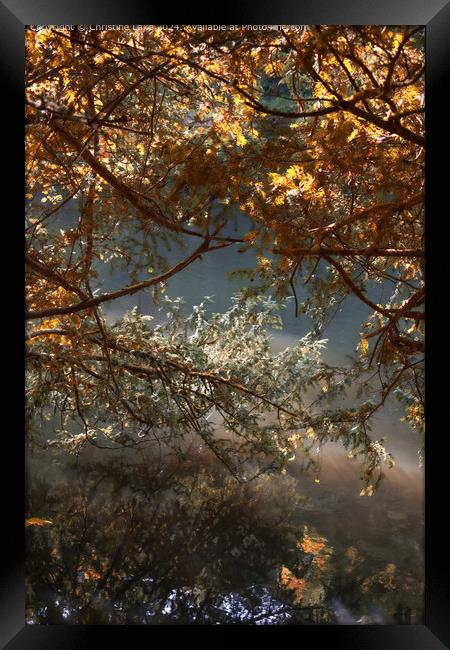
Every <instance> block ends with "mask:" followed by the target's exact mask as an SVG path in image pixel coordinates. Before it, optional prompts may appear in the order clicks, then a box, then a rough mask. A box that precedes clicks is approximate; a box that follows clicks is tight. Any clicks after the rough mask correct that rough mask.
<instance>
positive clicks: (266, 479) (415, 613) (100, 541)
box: [27, 444, 423, 625]
mask: <svg viewBox="0 0 450 650" xmlns="http://www.w3.org/2000/svg"><path fill="white" fill-rule="evenodd" d="M323 463H324V465H325V467H324V472H323V479H322V480H321V483H320V484H318V483H315V482H314V480H313V478H312V477H311V476H308V475H305V474H304V473H302V472H300V469H299V465H296V463H292V464H291V467H290V471H289V473H287V474H286V475H284V476H281V475H277V476H261V477H259V478H258V479H256V480H255V481H252V482H250V483H247V484H239V483H238V482H237V481H236V480H235V479H234V478H232V477H231V476H230V475H229V474H228V473H227V471H226V470H225V469H224V468H223V466H222V465H220V464H219V463H218V462H217V461H216V459H215V458H214V457H211V456H209V455H208V454H207V453H205V452H204V451H203V450H201V449H200V448H199V447H196V446H195V445H194V444H191V447H190V449H188V450H186V454H185V457H184V458H183V459H179V458H177V457H175V456H173V455H170V454H168V453H164V452H163V451H162V450H159V451H158V453H156V452H155V451H154V450H150V449H149V448H144V447H143V448H141V449H140V450H139V451H138V450H134V451H130V450H128V451H120V450H117V451H110V452H105V451H104V450H103V451H102V452H100V455H99V452H98V450H94V449H93V448H90V449H89V448H84V449H83V450H82V452H81V454H80V456H79V457H78V458H77V457H74V456H72V457H70V456H67V455H63V454H62V453H61V452H59V451H56V450H54V451H51V453H50V451H49V450H46V451H45V452H44V454H42V453H41V452H35V453H34V454H33V455H30V457H29V467H28V469H29V476H30V480H29V498H28V516H29V517H30V518H31V517H33V518H34V519H31V520H30V522H29V523H30V525H29V526H28V527H27V544H28V552H27V586H28V590H27V601H28V602H27V619H28V621H29V622H34V623H43V624H61V623H69V624H77V623H80V624H123V623H127V624H130V623H131V624H183V623H184V624H186V623H189V624H233V623H240V624H278V625H280V624H305V623H306V624H308V623H321V624H323V623H349V622H352V623H360V624H364V623H384V624H389V623H393V622H395V623H418V622H421V620H422V608H423V603H422V587H423V576H422V556H423V548H422V547H423V544H422V535H423V530H422V526H421V499H422V490H421V483H420V476H419V474H418V472H416V473H415V474H414V473H409V474H407V473H405V472H402V471H400V470H396V469H395V470H392V473H391V474H390V475H389V478H388V479H387V480H386V482H385V483H384V484H382V486H381V488H380V491H379V492H378V493H377V495H376V497H374V498H369V499H368V498H361V497H359V496H358V489H359V479H358V475H357V471H356V469H357V468H356V466H355V467H354V466H353V465H352V464H351V463H349V462H348V461H347V460H345V459H344V458H343V457H342V456H339V455H338V454H337V453H334V452H331V451H330V452H329V453H328V454H327V456H326V457H324V458H323ZM353 469H354V471H353Z"/></svg>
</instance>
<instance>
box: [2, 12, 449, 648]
mask: <svg viewBox="0 0 450 650" xmlns="http://www.w3.org/2000/svg"><path fill="white" fill-rule="evenodd" d="M220 9H221V7H220V6H219V7H211V6H210V7H203V8H202V9H196V8H195V7H192V6H190V5H189V6H187V5H186V6H184V7H183V8H180V10H178V11H175V8H172V9H171V10H170V7H164V6H163V5H162V4H159V5H158V6H156V4H155V3H151V5H148V6H139V4H138V3H137V2H136V1H135V0H128V2H127V3H119V2H117V1H116V2H113V1H112V0H90V2H89V3H87V2H82V1H79V2H77V3H74V2H69V1H68V0H58V1H57V2H56V1H55V0H35V1H34V2H32V0H4V1H3V2H0V34H1V38H0V70H1V73H2V86H1V88H2V89H3V93H2V94H3V98H2V100H1V102H0V104H3V105H2V108H3V110H4V111H5V115H4V119H3V122H2V125H3V129H2V132H1V133H2V139H3V143H4V147H5V148H4V149H3V162H6V176H5V175H4V174H2V180H3V181H4V184H3V191H4V193H5V195H6V196H7V198H9V204H10V207H9V211H8V212H6V210H5V213H4V224H5V225H9V223H13V224H14V225H13V226H12V228H11V234H8V236H7V244H6V243H5V240H4V248H9V249H10V250H11V251H12V252H13V254H14V255H13V261H12V262H11V263H6V262H5V261H4V268H3V273H4V287H7V289H5V291H6V293H5V294H4V301H5V302H3V305H2V306H3V308H4V311H5V314H4V316H3V319H2V320H3V321H7V322H6V326H7V332H6V334H4V336H5V337H7V338H4V339H3V341H7V345H6V347H7V348H8V350H9V352H10V354H11V360H10V362H9V364H8V365H7V366H6V368H7V371H8V377H9V376H11V379H10V380H9V379H8V383H7V385H6V388H5V389H4V393H3V395H4V396H5V395H6V396H7V399H6V400H5V407H4V411H6V412H11V410H13V414H14V418H13V423H12V424H11V425H10V426H7V425H6V424H5V425H4V428H3V435H4V444H3V446H2V451H3V454H2V459H3V472H2V475H3V478H4V479H5V478H6V476H7V473H6V472H5V471H4V470H5V468H6V467H7V466H9V467H11V468H12V469H13V472H12V473H11V475H10V476H8V477H7V478H6V482H5V485H4V488H3V497H4V508H5V509H6V513H5V514H4V516H3V517H2V523H3V524H4V527H3V542H4V544H5V545H6V548H4V551H3V553H2V556H1V559H2V573H1V583H0V642H1V645H2V647H5V648H7V649H8V650H19V649H20V650H22V649H24V648H25V649H26V648H30V649H31V648H32V649H33V650H38V649H39V648H46V649H51V648H57V649H58V650H64V649H65V648H90V647H91V646H92V647H94V645H96V646H97V645H98V644H99V643H101V644H102V645H107V644H109V643H110V642H111V641H116V642H118V643H120V644H125V643H126V644H128V645H129V647H134V646H135V645H138V643H139V644H141V643H150V644H151V643H152V642H157V641H156V639H157V637H158V636H159V634H160V633H163V639H164V640H165V641H169V643H170V641H171V640H172V635H173V634H174V632H175V630H180V627H181V626H173V627H168V628H167V627H161V626H159V627H158V626H155V627H153V626H150V627H151V630H148V629H146V628H147V627H148V626H133V629H130V626H101V627H100V626H30V625H25V624H24V618H25V617H24V600H25V589H24V575H23V574H24V570H23V565H24V528H23V509H24V471H23V469H24V442H23V435H22V431H23V426H22V420H21V418H20V417H17V413H21V412H23V411H22V410H21V409H23V396H24V379H23V377H24V372H23V364H22V363H21V362H19V360H22V359H23V356H22V355H21V350H23V335H22V332H23V329H21V328H22V325H21V322H22V321H21V318H22V311H21V310H22V309H23V286H24V283H23V279H24V276H23V264H22V259H23V257H22V256H23V246H22V241H23V230H22V223H23V221H22V214H23V212H22V210H23V115H24V111H23V94H24V93H23V88H24V84H23V78H24V27H25V25H29V24H33V25H36V24H43V25H45V24H80V23H81V22H82V23H83V24H97V23H102V22H108V23H115V24H130V23H131V22H132V23H133V24H134V23H138V22H139V23H141V24H165V23H170V22H171V21H172V22H174V21H176V22H178V23H181V24H197V23H202V24H204V23H211V22H215V23H217V22H220V23H221V24H250V23H251V24H255V23H258V24H273V23H280V24H349V25H352V24H383V25H404V24H408V25H424V26H426V138H427V163H426V181H427V203H426V205H427V228H426V240H427V242H426V245H427V261H426V270H427V283H428V285H429V287H430V286H431V287H432V288H433V296H437V295H440V296H441V298H440V299H436V298H434V297H433V299H427V303H428V304H427V309H428V315H427V321H428V335H427V352H428V361H427V370H426V377H427V406H426V415H427V427H428V429H429V431H430V433H429V435H428V439H427V442H426V459H427V460H426V471H425V474H426V477H425V482H426V487H425V493H426V510H425V514H426V553H425V561H426V615H425V625H420V626H416V625H413V626H408V625H405V626H387V625H383V626H372V625H368V626H342V625H341V626H301V629H292V628H291V631H293V632H294V633H295V643H296V644H298V645H299V646H301V647H309V644H311V643H314V644H318V643H321V644H323V645H324V647H330V648H333V649H334V648H345V649H346V650H366V649H367V650H371V649H383V650H402V649H403V648H408V650H416V649H417V650H442V649H444V648H445V647H447V646H449V645H450V598H449V584H450V583H449V580H448V575H449V572H448V566H449V562H448V551H447V546H448V542H447V539H448V538H447V537H446V532H445V523H446V522H445V508H444V506H442V507H441V506H440V505H438V504H439V497H440V495H441V494H443V495H445V494H446V492H448V487H447V474H448V470H447V463H448V461H447V456H446V453H445V451H444V449H443V439H444V438H445V435H444V434H445V430H444V428H443V427H440V426H439V424H438V413H439V411H440V412H441V413H442V414H444V411H443V408H442V407H443V406H444V405H445V403H446V402H445V397H446V396H445V393H444V390H445V389H446V386H445V382H442V383H441V382H439V381H436V376H435V370H436V369H437V368H438V366H439V365H440V364H441V363H445V360H443V357H442V355H443V352H445V349H443V348H445V345H442V344H440V336H441V334H440V332H439V327H438V323H439V321H440V318H441V309H442V307H443V305H442V303H445V298H444V299H442V295H444V296H445V294H442V293H441V292H440V291H438V289H437V284H436V283H438V279H439V276H442V275H443V271H445V266H444V265H442V267H440V266H439V265H440V264H442V262H443V260H445V259H446V257H445V250H444V246H445V241H443V238H442V237H441V236H440V232H441V225H440V224H442V226H443V225H444V222H445V217H446V215H445V213H444V212H440V211H439V209H438V202H439V198H441V199H442V204H441V205H442V206H443V207H444V206H445V202H444V193H445V191H446V187H447V185H448V181H447V183H446V178H444V174H446V167H448V165H446V164H445V156H444V157H443V158H442V161H443V162H441V157H440V156H439V152H440V151H441V152H442V153H444V154H445V153H447V155H448V152H446V151H445V149H446V141H447V140H448V136H447V132H448V126H447V124H448V115H447V114H446V110H445V106H446V105H445V103H444V97H443V93H444V91H445V79H446V73H447V72H448V69H449V61H450V46H449V43H450V3H448V2H445V1H444V0H427V2H426V3H425V2H421V1H420V0H410V1H409V2H408V3H406V2H404V1H401V2H400V1H399V0H378V1H377V2H376V3H375V2H374V1H373V0H340V1H339V2H336V0H334V1H333V0H291V1H290V2H286V1H285V0H282V1H281V2H277V3H269V2H268V0H260V2H259V3H258V4H256V3H254V5H251V3H250V2H248V0H247V1H246V2H241V3H240V5H239V7H235V8H234V9H232V8H230V7H227V11H226V12H224V11H222V12H220ZM7 138H9V139H10V141H9V144H6V139H7ZM5 159H6V160H5ZM5 179H6V180H5ZM440 217H441V219H440ZM430 222H433V224H436V223H437V226H434V225H432V226H430ZM5 237H6V235H5ZM440 247H442V249H441V248H440ZM447 256H448V253H447ZM443 291H445V288H443ZM12 312H14V313H15V314H16V315H17V319H18V325H17V326H15V325H14V324H11V323H12V320H11V319H10V317H9V316H8V318H6V313H8V314H11V313H12ZM4 347H5V346H4ZM438 360H439V362H438ZM4 363H6V362H4ZM433 366H434V370H433ZM446 367H448V366H446ZM13 378H14V380H13ZM14 400H15V401H16V402H17V403H18V406H17V407H14V409H13V407H12V403H13V401H14ZM18 423H19V424H18ZM5 524H6V525H5ZM274 628H275V629H274ZM251 629H252V630H253V631H252V632H251V634H252V635H255V638H256V640H257V641H259V640H261V641H262V640H267V641H270V640H275V638H278V635H279V634H281V635H282V636H283V635H284V634H286V630H288V629H289V626H288V627H283V626H268V627H267V626H264V628H261V627H252V628H251ZM263 629H264V631H263ZM184 630H188V631H187V636H186V637H185V639H183V641H184V643H188V644H189V643H196V642H197V641H198V640H200V639H201V640H203V639H204V640H205V641H206V640H211V638H212V637H216V636H219V637H221V638H222V639H224V640H225V641H231V640H234V639H236V640H237V639H238V635H239V639H240V640H243V641H245V639H243V637H242V632H243V631H245V630H249V628H248V627H247V628H243V627H241V626H226V627H223V626H220V628H219V630H218V631H216V630H215V629H214V628H211V627H209V626H208V627H204V626H203V627H200V626H199V627H194V626H193V627H190V628H186V627H183V631H184ZM196 630H198V632H196ZM283 630H284V632H283ZM155 632H157V635H156V637H155V636H154V635H155ZM246 634H249V632H248V631H247V632H246ZM205 635H207V637H208V639H207V637H206V636H205ZM210 635H212V637H211V636H210Z"/></svg>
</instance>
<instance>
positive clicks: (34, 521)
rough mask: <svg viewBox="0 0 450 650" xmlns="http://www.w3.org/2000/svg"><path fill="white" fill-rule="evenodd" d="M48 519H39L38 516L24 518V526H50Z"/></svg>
mask: <svg viewBox="0 0 450 650" xmlns="http://www.w3.org/2000/svg"><path fill="white" fill-rule="evenodd" d="M52 525H53V522H52V521H50V519H41V518H40V517H30V518H28V519H25V526H52Z"/></svg>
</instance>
